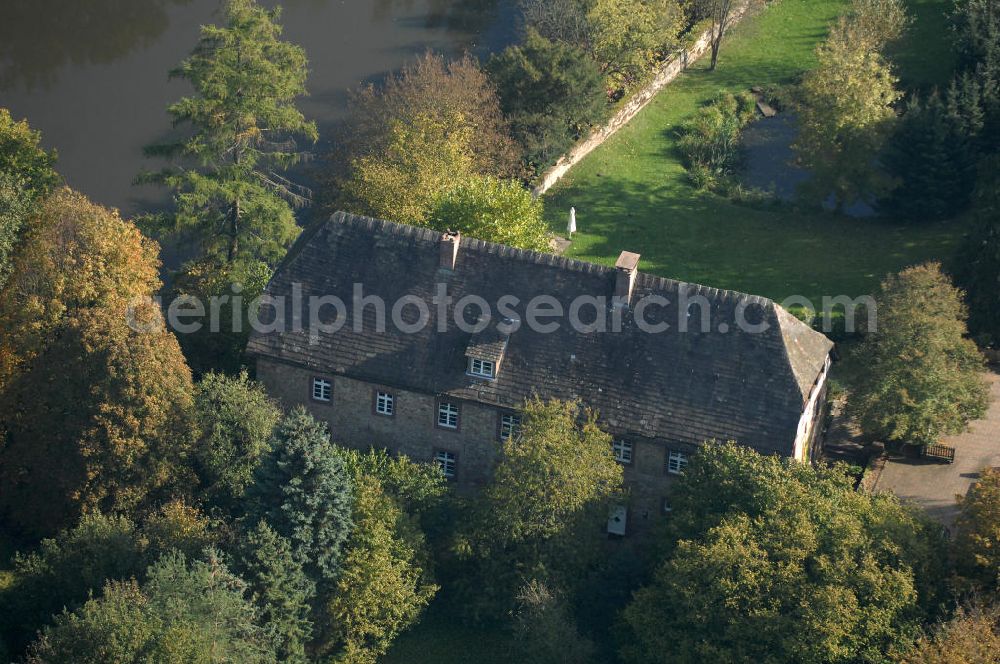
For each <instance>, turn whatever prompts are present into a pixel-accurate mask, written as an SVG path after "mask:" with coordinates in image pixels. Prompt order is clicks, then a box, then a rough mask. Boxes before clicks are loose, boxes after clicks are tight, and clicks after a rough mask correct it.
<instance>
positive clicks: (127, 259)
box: [0, 189, 160, 391]
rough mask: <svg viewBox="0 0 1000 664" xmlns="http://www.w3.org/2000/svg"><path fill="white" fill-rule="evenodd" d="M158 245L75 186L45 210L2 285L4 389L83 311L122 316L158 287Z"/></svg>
mask: <svg viewBox="0 0 1000 664" xmlns="http://www.w3.org/2000/svg"><path fill="white" fill-rule="evenodd" d="M158 253H159V247H158V246H157V244H156V243H155V242H153V241H151V240H147V239H146V238H144V237H143V236H142V234H141V233H140V232H139V230H138V229H137V228H136V227H135V226H134V225H132V224H131V223H129V222H127V221H125V220H123V219H122V218H121V217H119V216H118V214H117V213H116V212H114V211H112V210H108V209H107V208H104V207H101V206H99V205H95V204H93V203H91V202H90V201H89V200H87V198H86V197H85V196H84V195H83V194H78V193H76V192H73V191H71V190H69V189H60V190H59V191H56V192H55V193H54V194H53V195H52V196H51V197H50V198H48V199H47V200H46V201H45V203H44V204H43V205H42V206H41V208H40V210H39V211H38V214H37V216H36V217H35V219H34V221H33V222H32V225H31V231H30V232H29V233H28V234H27V236H26V237H25V238H24V239H23V241H22V242H21V246H20V248H19V250H18V257H17V260H16V262H15V264H14V267H13V272H12V274H11V277H10V280H9V281H8V282H7V284H6V285H5V286H3V287H2V288H0V391H2V390H3V387H4V385H5V383H7V382H9V381H10V380H11V378H12V377H13V376H14V375H15V374H16V373H17V372H18V371H19V370H20V369H21V368H22V367H24V366H28V365H30V364H31V361H32V359H33V358H34V356H35V355H36V354H37V353H39V352H40V351H42V350H43V349H44V348H45V346H46V344H48V343H49V342H50V341H51V340H53V339H56V338H58V337H59V336H60V332H59V329H60V327H61V326H62V325H64V324H65V322H66V321H67V320H71V319H73V318H74V317H75V316H77V315H78V313H79V312H81V311H83V310H86V309H90V308H94V307H104V308H106V309H108V310H115V311H116V312H118V313H117V314H116V315H118V316H119V317H121V318H122V320H123V321H124V311H125V309H126V307H127V306H128V305H129V304H130V303H131V302H133V301H135V300H137V299H139V298H143V297H148V296H150V295H152V294H153V293H154V292H155V291H156V290H157V289H158V288H159V286H160V280H159V274H158V272H159V267H160V262H159V257H158Z"/></svg>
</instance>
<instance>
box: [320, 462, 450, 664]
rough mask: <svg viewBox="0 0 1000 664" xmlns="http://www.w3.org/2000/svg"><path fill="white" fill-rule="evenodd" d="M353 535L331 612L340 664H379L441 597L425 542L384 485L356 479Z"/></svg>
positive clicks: (329, 609) (362, 478)
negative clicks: (427, 562)
mask: <svg viewBox="0 0 1000 664" xmlns="http://www.w3.org/2000/svg"><path fill="white" fill-rule="evenodd" d="M353 520H354V530H353V531H352V533H351V537H350V539H349V540H348V542H347V547H346V549H345V551H344V558H343V562H342V565H341V568H342V571H341V574H340V576H339V577H338V579H337V583H336V587H335V590H334V593H333V597H332V599H331V600H330V603H329V606H328V607H327V610H328V612H329V615H330V618H331V623H332V625H333V640H334V642H335V643H336V644H337V646H338V649H339V650H340V651H341V653H340V655H339V659H340V661H344V662H350V663H352V664H355V663H356V664H361V663H368V662H372V663H373V662H375V661H376V658H378V657H379V656H381V655H383V654H384V653H385V652H386V651H387V650H388V649H389V646H390V645H391V644H392V641H393V640H394V639H395V638H396V636H398V635H399V634H400V633H401V632H403V631H404V630H405V629H406V628H408V627H410V626H411V625H413V624H414V623H415V622H416V621H417V619H418V618H419V616H420V614H421V613H422V612H423V610H424V608H425V607H426V606H427V604H428V603H429V602H430V600H431V599H432V598H433V597H434V594H435V593H436V592H437V586H435V585H434V584H433V583H431V581H430V580H429V578H428V575H427V573H426V569H425V566H424V565H425V560H426V552H424V551H422V548H423V540H422V537H421V536H420V535H419V533H418V531H416V530H415V529H414V528H413V527H412V525H411V524H410V523H409V522H408V521H407V519H406V516H405V515H404V514H403V512H402V511H401V510H400V508H399V506H398V505H397V504H396V503H395V501H394V500H393V499H392V498H390V497H389V496H387V495H386V494H385V492H384V491H383V489H382V486H381V483H380V482H379V481H378V480H377V479H375V478H374V477H371V476H364V475H361V476H357V477H356V478H355V502H354V512H353Z"/></svg>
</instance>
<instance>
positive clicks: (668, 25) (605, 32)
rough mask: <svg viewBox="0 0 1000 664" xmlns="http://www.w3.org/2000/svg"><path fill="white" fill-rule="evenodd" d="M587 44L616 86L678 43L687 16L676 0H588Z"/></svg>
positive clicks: (634, 77) (624, 83) (628, 81)
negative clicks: (588, 35) (588, 42)
mask: <svg viewBox="0 0 1000 664" xmlns="http://www.w3.org/2000/svg"><path fill="white" fill-rule="evenodd" d="M589 4H590V7H589V10H588V12H587V23H588V24H589V26H590V48H591V50H592V52H593V55H594V57H595V58H596V59H597V61H598V62H599V63H600V64H601V67H602V69H603V71H604V73H605V75H606V76H608V78H609V79H610V80H611V81H612V83H613V84H614V85H615V86H627V85H630V84H632V83H634V82H635V81H637V80H638V79H639V78H640V77H641V76H642V75H643V74H645V73H646V72H647V71H648V70H649V69H650V68H651V65H652V64H653V63H654V62H655V61H656V60H657V59H658V58H661V57H663V56H664V55H665V54H666V53H667V52H669V51H671V50H673V49H674V48H675V47H676V46H677V40H678V37H679V36H680V34H681V32H682V31H683V30H684V28H685V27H686V26H685V23H686V16H685V15H684V10H683V9H682V8H681V6H680V4H679V3H678V2H677V1H676V0H591V2H590V3H589Z"/></svg>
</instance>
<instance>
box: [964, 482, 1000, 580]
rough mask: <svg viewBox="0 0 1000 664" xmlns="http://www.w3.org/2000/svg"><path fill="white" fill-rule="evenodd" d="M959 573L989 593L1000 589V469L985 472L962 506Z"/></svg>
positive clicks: (966, 496)
mask: <svg viewBox="0 0 1000 664" xmlns="http://www.w3.org/2000/svg"><path fill="white" fill-rule="evenodd" d="M959 505H960V508H961V511H960V512H959V516H958V519H957V520H956V522H955V533H956V535H955V553H956V557H957V559H958V569H959V572H960V573H961V574H964V575H965V576H967V577H968V578H970V579H971V580H972V581H974V582H976V583H978V584H979V585H980V586H981V587H982V588H983V589H985V590H987V591H996V590H997V589H1000V469H996V468H984V469H983V471H982V473H981V474H980V476H979V479H978V480H977V481H976V483H975V484H974V485H972V489H971V490H970V491H969V493H967V494H966V495H965V496H962V498H961V500H960V502H959Z"/></svg>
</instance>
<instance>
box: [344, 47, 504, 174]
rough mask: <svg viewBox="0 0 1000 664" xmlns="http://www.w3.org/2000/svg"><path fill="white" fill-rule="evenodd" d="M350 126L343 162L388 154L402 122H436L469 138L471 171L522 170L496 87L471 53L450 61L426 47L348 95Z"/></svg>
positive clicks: (345, 135) (410, 123) (403, 123)
mask: <svg viewBox="0 0 1000 664" xmlns="http://www.w3.org/2000/svg"><path fill="white" fill-rule="evenodd" d="M418 119H420V120H418ZM346 124H347V128H346V131H345V132H344V136H343V140H342V141H341V143H342V144H343V146H344V148H343V150H342V151H341V152H339V153H338V154H337V155H336V159H337V160H338V161H340V162H342V163H344V164H351V163H352V162H354V161H356V160H359V159H363V158H365V157H371V156H378V155H380V154H382V153H384V152H385V151H386V150H388V149H389V148H390V146H392V145H395V144H396V143H397V140H398V132H397V130H398V127H399V126H413V127H419V126H431V125H435V124H436V125H444V126H448V127H451V128H452V130H453V131H455V132H457V133H458V134H460V135H463V136H465V137H466V140H467V141H468V143H467V146H466V147H467V151H468V152H469V158H470V168H471V169H472V171H474V172H476V173H480V174H484V175H485V174H491V175H496V176H498V177H517V176H519V175H520V174H521V169H520V165H519V159H518V153H517V149H516V146H515V144H514V142H513V141H512V139H511V138H510V131H509V127H508V126H507V120H506V119H505V118H504V115H503V113H502V112H501V110H500V103H499V100H498V98H497V92H496V89H495V87H494V86H493V83H492V82H490V80H489V78H487V76H486V73H485V72H483V70H482V69H481V68H480V67H479V64H478V63H477V62H476V60H475V59H474V58H472V57H471V56H468V55H466V56H463V57H461V58H459V59H456V60H450V61H449V60H446V59H445V58H444V57H443V56H441V55H437V54H434V53H431V52H429V51H428V52H427V53H425V54H424V55H423V56H421V57H419V58H417V59H415V60H413V61H412V62H409V63H407V64H406V65H405V66H404V67H403V68H402V70H400V71H399V73H397V74H390V75H389V76H387V77H386V79H385V81H384V83H382V85H380V86H374V85H367V86H363V87H361V88H358V89H357V90H355V91H353V92H352V93H351V95H350V99H349V117H348V121H347V123H346Z"/></svg>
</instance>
